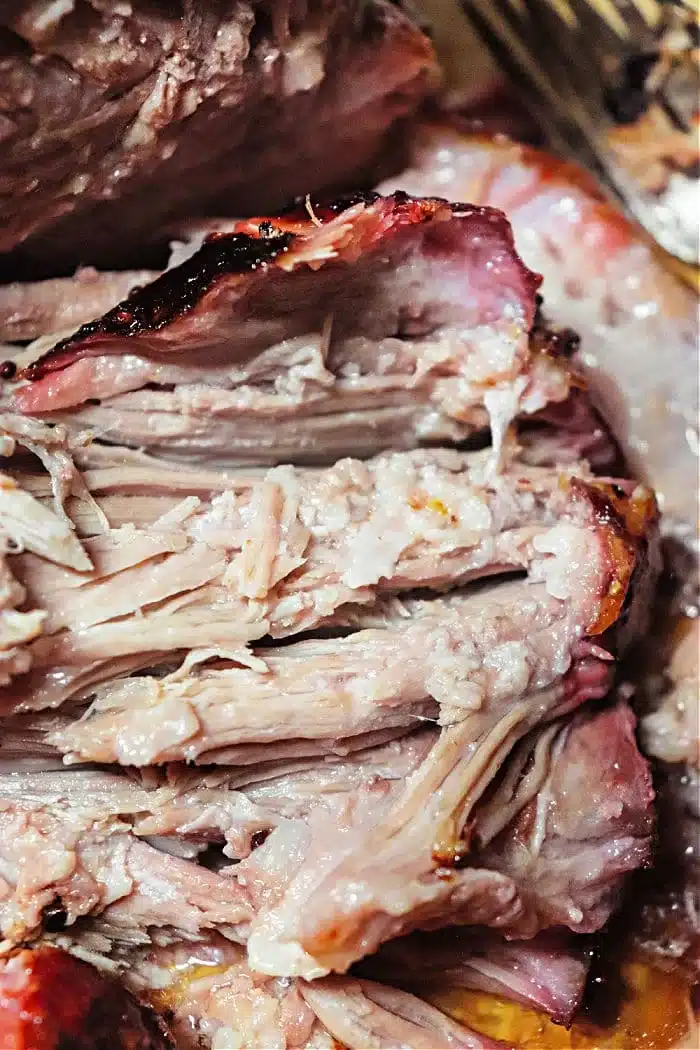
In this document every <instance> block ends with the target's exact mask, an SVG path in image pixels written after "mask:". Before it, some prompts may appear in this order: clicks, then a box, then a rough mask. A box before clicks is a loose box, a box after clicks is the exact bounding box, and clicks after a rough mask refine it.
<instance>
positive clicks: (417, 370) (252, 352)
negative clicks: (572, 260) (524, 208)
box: [13, 194, 570, 465]
mask: <svg viewBox="0 0 700 1050" xmlns="http://www.w3.org/2000/svg"><path fill="white" fill-rule="evenodd" d="M309 208H310V213H307V212H306V211H304V212H303V213H302V214H297V213H293V212H292V213H288V214H286V215H283V216H278V217H276V218H272V219H260V220H250V221H248V222H243V223H238V224H234V225H233V226H232V232H231V233H228V234H217V235H216V236H213V237H212V238H210V239H208V240H207V241H206V242H205V243H204V244H203V245H202V247H201V248H200V249H199V251H198V252H196V253H195V255H193V256H192V257H191V258H190V259H188V260H187V261H186V262H184V263H182V264H181V265H180V266H178V267H175V268H174V269H172V270H169V271H168V272H167V273H165V274H164V275H163V276H162V277H160V278H158V279H157V280H156V281H155V282H153V283H152V284H150V285H148V286H146V287H145V288H144V289H142V290H140V291H137V292H136V293H134V294H133V295H132V296H131V297H130V298H128V299H126V300H124V301H123V302H122V303H121V304H120V305H119V306H118V307H116V308H115V309H114V310H113V311H111V312H110V313H108V314H106V315H105V316H104V317H103V318H101V319H100V320H98V321H96V322H94V323H91V324H89V325H87V326H85V327H84V328H82V329H79V330H78V332H77V333H76V334H75V335H74V336H72V337H70V338H69V339H67V340H64V341H63V342H62V343H60V344H59V345H58V346H57V347H56V348H55V349H53V350H52V351H50V352H49V353H48V354H46V355H44V356H43V357H41V358H39V360H37V361H35V362H34V363H32V364H30V365H29V366H28V367H27V368H26V369H25V370H24V371H23V372H22V373H21V374H20V378H21V382H20V383H19V385H17V386H16V388H15V393H14V401H13V403H14V405H15V407H17V408H19V409H20V410H21V411H22V412H25V413H31V414H44V413H50V416H49V418H50V419H51V420H54V421H56V420H62V421H64V422H66V423H69V424H70V425H71V427H81V428H85V427H90V428H92V430H93V431H94V432H95V433H96V434H98V435H99V436H100V437H101V438H103V439H105V440H109V441H112V442H118V443H120V444H124V445H128V446H133V447H138V448H143V449H146V450H150V451H153V452H157V453H158V454H159V455H161V456H166V457H175V458H183V457H190V458H198V459H206V461H207V463H208V464H209V465H211V464H212V463H217V462H218V463H220V464H222V463H225V464H230V463H232V462H236V461H238V462H241V461H253V462H255V463H261V462H273V463H279V462H288V461H290V460H293V461H299V460H314V459H316V460H318V459H324V460H326V461H328V460H331V461H334V460H336V459H338V458H339V457H340V456H343V455H346V454H347V453H348V452H349V451H351V452H352V454H353V455H356V456H360V455H362V456H364V455H368V454H371V453H374V452H376V451H378V450H381V449H382V448H386V447H388V446H391V447H393V448H395V449H396V448H407V447H412V446H415V445H417V444H421V443H426V442H431V441H436V440H438V439H439V440H449V441H454V440H462V439H465V438H467V437H469V436H470V435H472V434H474V433H476V432H478V431H483V430H484V429H485V428H486V427H487V426H488V425H489V423H490V425H491V430H492V433H493V438H494V444H495V446H496V451H497V452H498V449H499V448H500V445H501V442H502V439H503V435H504V433H505V430H506V428H507V426H508V425H509V423H510V422H511V420H512V419H513V418H514V417H515V416H516V415H517V414H519V413H533V412H536V411H538V410H540V409H542V408H544V406H545V405H547V404H550V403H552V402H558V401H562V400H563V399H565V398H566V396H567V394H568V391H569V385H570V376H569V371H568V368H567V367H566V364H565V362H563V361H562V360H561V359H558V358H557V357H556V356H555V354H553V353H552V352H551V349H552V348H551V347H547V348H543V347H542V346H541V345H539V346H538V347H536V348H535V347H531V346H530V342H529V335H528V333H529V331H530V328H531V326H532V323H533V320H534V317H535V292H536V288H537V285H538V278H537V277H536V276H535V274H533V273H531V272H530V271H529V270H527V269H526V268H525V267H524V266H523V265H522V263H521V262H520V259H519V258H518V256H517V255H516V254H515V251H514V249H513V242H512V237H511V232H510V228H509V226H508V224H507V222H506V220H505V219H504V217H503V216H502V215H501V214H500V213H498V212H495V211H492V210H490V209H482V208H473V207H471V205H459V204H454V205H449V204H447V203H446V202H445V201H442V200H439V199H436V198H433V199H416V198H409V197H406V195H405V194H396V195H394V196H391V197H384V198H382V197H377V196H375V195H367V196H364V197H360V198H358V197H355V198H348V199H344V200H342V201H339V202H336V203H335V204H333V205H331V206H330V207H325V208H321V207H319V206H314V205H311V204H309ZM26 381H29V382H28V383H27V382H26ZM95 399H97V400H98V401H99V404H97V405H95V404H93V403H92V402H93V401H94V400H95ZM273 421H274V425H272V422H273Z"/></svg>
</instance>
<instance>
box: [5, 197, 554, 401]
mask: <svg viewBox="0 0 700 1050" xmlns="http://www.w3.org/2000/svg"><path fill="white" fill-rule="evenodd" d="M358 204H362V205H364V206H365V207H366V208H368V209H369V208H372V207H374V206H376V207H377V208H378V209H380V211H379V212H378V215H377V220H378V221H377V230H376V234H375V241H374V242H371V239H370V243H372V247H376V242H378V241H380V240H381V239H382V238H383V237H388V236H391V235H392V234H393V233H395V232H396V231H398V230H399V229H400V228H401V227H404V228H405V227H409V226H411V225H419V224H422V223H430V222H431V221H433V220H436V221H437V222H439V220H443V219H447V218H449V217H450V215H451V216H453V217H454V218H455V219H460V220H469V221H472V222H474V223H475V224H485V225H488V226H490V227H492V232H493V236H494V237H497V238H501V239H502V241H503V242H504V245H505V247H506V248H507V250H508V251H509V252H511V253H512V255H513V257H514V262H515V263H516V265H517V266H519V268H520V271H521V275H522V278H523V284H524V288H525V293H524V294H525V297H526V299H527V297H528V296H529V295H532V296H534V295H535V293H536V290H537V288H538V287H539V285H540V283H541V277H540V276H539V274H536V273H534V272H533V271H531V270H530V269H528V267H526V266H525V264H524V263H523V261H522V260H521V259H520V256H519V255H518V254H517V251H516V249H515V243H514V239H513V231H512V229H511V226H510V223H509V222H508V220H507V218H506V217H505V215H504V214H503V213H502V212H501V211H499V210H498V209H495V208H490V207H486V206H481V205H473V204H460V203H450V202H448V201H446V200H444V199H443V198H441V197H413V196H411V195H410V194H407V193H405V192H403V191H397V192H396V193H394V194H392V195H391V196H388V197H382V196H381V195H380V194H377V193H374V192H365V191H361V192H359V193H355V194H351V195H345V196H341V197H337V198H335V199H333V200H329V201H327V202H323V201H322V202H320V203H317V202H315V201H314V202H312V201H311V200H310V199H309V198H308V197H305V198H303V203H302V202H300V201H299V200H297V201H296V202H295V203H294V205H293V206H292V209H291V210H290V211H288V212H287V213H282V214H279V215H278V216H277V217H276V218H256V219H251V220H249V221H246V222H244V223H241V224H240V225H239V227H238V232H234V233H221V232H217V233H212V234H210V236H209V237H207V238H206V240H205V241H204V243H203V244H202V246H201V247H200V249H199V250H198V251H197V252H196V253H195V254H194V255H193V256H191V258H189V259H187V260H186V261H185V262H184V263H182V264H181V265H180V266H177V267H175V268H173V269H172V270H166V272H165V273H163V274H161V276H160V277H158V278H156V279H155V280H154V281H153V282H151V283H150V284H148V285H146V286H145V287H144V288H140V289H133V290H132V291H131V293H130V294H129V295H128V296H127V297H126V298H125V299H123V300H122V301H121V302H120V303H119V304H118V305H117V306H115V307H114V308H113V309H112V310H110V311H108V312H107V313H106V314H104V315H103V316H102V317H100V318H98V319H97V320H95V321H90V322H89V323H88V324H85V325H82V327H81V328H79V329H78V331H77V332H75V333H73V335H71V336H69V337H68V338H67V339H64V340H62V341H61V342H59V343H58V344H57V345H56V346H55V347H53V349H52V350H50V351H49V352H48V353H47V354H45V355H44V356H43V357H41V358H39V359H38V360H37V361H34V362H33V363H32V364H30V365H29V366H28V367H27V368H26V369H24V370H23V371H22V372H20V373H19V378H20V379H23V380H29V381H34V380H38V379H41V378H43V377H44V376H46V375H48V374H50V373H52V372H56V371H59V370H61V369H62V368H66V367H68V365H70V364H73V363H74V362H75V361H76V360H78V359H80V358H81V357H84V356H87V355H89V354H90V353H92V352H94V353H99V352H100V351H99V348H98V347H99V342H100V339H101V338H106V339H109V338H110V337H111V338H114V339H129V338H131V337H137V336H139V335H142V334H148V333H149V332H157V331H159V330H161V329H163V328H166V327H167V326H168V325H171V324H173V323H175V322H177V321H178V320H180V319H181V318H183V317H185V316H186V315H187V314H189V313H191V312H192V311H193V310H194V309H195V308H196V307H197V305H198V303H199V302H201V300H202V299H203V297H204V296H205V295H206V294H207V292H209V291H210V290H211V289H212V288H213V287H214V286H215V285H216V284H217V283H218V282H219V281H221V280H222V279H224V278H226V277H232V276H233V277H240V278H244V277H245V276H247V275H250V274H251V273H253V272H254V271H256V270H259V269H264V268H266V267H267V266H269V265H270V264H272V263H274V262H275V260H277V259H278V257H279V256H281V255H282V254H284V253H290V264H291V265H290V268H293V265H294V264H293V252H294V248H295V245H296V243H297V241H299V240H302V241H303V240H305V239H306V238H309V239H311V238H312V237H313V230H314V228H315V227H318V226H322V225H323V223H324V222H326V221H327V222H330V221H332V220H333V219H334V218H336V217H337V216H338V215H342V213H343V212H344V211H347V210H348V209H351V208H353V207H354V206H356V205H358ZM384 220H385V221H384ZM243 230H245V232H243ZM547 331H548V332H550V331H551V330H550V329H547ZM563 332H564V330H562V333H563ZM573 338H574V336H573V333H569V332H568V330H566V336H564V334H561V335H559V336H558V337H556V338H555V337H554V336H552V335H551V334H550V335H549V336H548V339H549V342H548V346H549V347H550V349H549V352H550V353H555V352H556V353H563V352H565V349H564V348H565V346H570V342H571V340H572V339H573ZM91 344H98V345H97V346H96V347H95V349H94V350H93V349H92V347H91ZM566 352H572V351H571V350H567V351H566Z"/></svg>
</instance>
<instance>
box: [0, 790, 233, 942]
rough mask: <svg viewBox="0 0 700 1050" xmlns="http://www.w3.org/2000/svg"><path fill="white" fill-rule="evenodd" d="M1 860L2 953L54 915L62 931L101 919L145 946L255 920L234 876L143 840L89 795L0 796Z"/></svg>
mask: <svg viewBox="0 0 700 1050" xmlns="http://www.w3.org/2000/svg"><path fill="white" fill-rule="evenodd" d="M0 862H1V864H2V873H3V881H2V886H1V887H0V933H1V934H2V938H3V939H2V941H0V952H2V951H5V952H7V951H8V950H9V949H10V948H12V947H15V946H16V945H19V944H22V943H25V942H26V941H27V940H29V939H31V938H32V937H35V936H36V935H37V933H39V932H40V931H41V929H42V926H43V925H44V923H46V922H47V921H49V919H50V918H51V917H52V916H53V918H54V919H55V920H56V921H57V923H58V928H61V927H62V926H71V925H72V924H73V923H75V922H76V921H77V920H78V919H80V918H83V917H85V916H88V915H89V916H95V917H98V918H99V926H100V928H104V929H105V930H106V931H108V934H109V936H110V937H112V938H113V939H115V940H119V939H120V938H126V939H127V940H130V939H131V940H133V939H135V940H136V942H137V943H138V942H139V941H144V940H145V941H146V942H147V941H148V939H149V937H150V934H151V933H152V932H153V931H159V932H160V933H161V935H163V934H166V933H167V932H168V931H174V932H175V933H177V935H178V936H179V937H180V939H182V937H185V938H190V939H192V940H196V939H197V937H198V936H199V935H200V934H201V932H202V931H205V930H207V929H212V928H214V927H219V928H225V929H229V930H233V929H234V928H235V927H236V925H237V924H241V923H246V922H247V921H248V920H249V918H250V907H249V905H248V903H247V901H246V898H245V895H244V894H243V893H242V891H241V889H240V888H239V887H238V886H237V884H236V882H235V881H234V880H232V879H227V878H225V877H223V876H221V875H218V874H216V873H214V872H211V871H208V870H207V869H206V868H203V867H200V866H198V865H196V864H193V863H191V862H190V861H187V860H183V859H181V858H178V857H174V856H172V855H169V854H166V853H163V852H161V851H159V850H158V849H155V848H154V847H153V846H151V845H149V844H148V843H146V842H142V841H140V840H138V839H137V838H135V836H134V835H133V834H132V832H131V830H130V828H129V826H128V825H127V824H126V823H124V822H122V821H120V820H118V819H115V818H111V819H110V818H105V816H104V813H103V812H101V811H100V809H99V806H95V805H93V803H92V800H90V799H83V800H82V802H81V803H79V804H74V805H71V806H66V805H65V804H62V803H61V802H60V801H58V802H57V801H55V800H53V801H51V802H50V803H40V802H36V801H33V800H31V799H26V800H24V799H17V798H15V797H13V794H12V793H10V794H9V795H7V796H2V797H0ZM95 921H97V919H96V920H95Z"/></svg>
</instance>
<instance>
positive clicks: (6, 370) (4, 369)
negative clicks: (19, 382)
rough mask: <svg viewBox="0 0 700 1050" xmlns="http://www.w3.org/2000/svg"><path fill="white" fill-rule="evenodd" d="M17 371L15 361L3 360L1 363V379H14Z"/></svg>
mask: <svg viewBox="0 0 700 1050" xmlns="http://www.w3.org/2000/svg"><path fill="white" fill-rule="evenodd" d="M16 373H17V365H16V364H15V362H14V361H3V362H2V364H0V379H14V377H15V375H16Z"/></svg>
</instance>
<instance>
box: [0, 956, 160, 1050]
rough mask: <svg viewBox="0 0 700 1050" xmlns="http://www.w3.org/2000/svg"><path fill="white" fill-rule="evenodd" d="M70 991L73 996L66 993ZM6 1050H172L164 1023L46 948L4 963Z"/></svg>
mask: <svg viewBox="0 0 700 1050" xmlns="http://www.w3.org/2000/svg"><path fill="white" fill-rule="evenodd" d="M67 992H69V994H67ZM0 1046H2V1047H3V1050H61V1048H62V1047H67V1046H70V1047H71V1048H72V1050H171V1048H173V1047H174V1044H173V1043H172V1042H171V1040H170V1037H169V1035H168V1033H167V1031H166V1028H165V1025H164V1024H163V1022H162V1021H161V1020H160V1019H159V1018H158V1017H157V1015H156V1014H155V1013H154V1011H153V1010H152V1009H150V1007H146V1006H144V1005H142V1004H141V1003H139V1002H137V1000H136V999H135V998H133V997H132V996H131V995H130V994H129V992H127V991H126V990H125V989H124V988H123V987H122V986H121V985H120V984H119V983H118V982H117V981H115V980H114V979H113V978H110V977H105V976H104V974H101V973H98V971H97V970H95V969H93V967H91V966H89V965H88V964H87V963H85V962H81V961H80V960H79V959H76V958H74V957H73V956H71V955H68V954H67V953H66V952H60V951H57V950H56V949H55V948H50V947H42V948H38V949H36V950H34V951H28V950H25V951H20V952H17V953H16V954H15V955H12V956H11V957H10V958H9V959H6V960H4V961H3V962H2V963H0Z"/></svg>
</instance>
